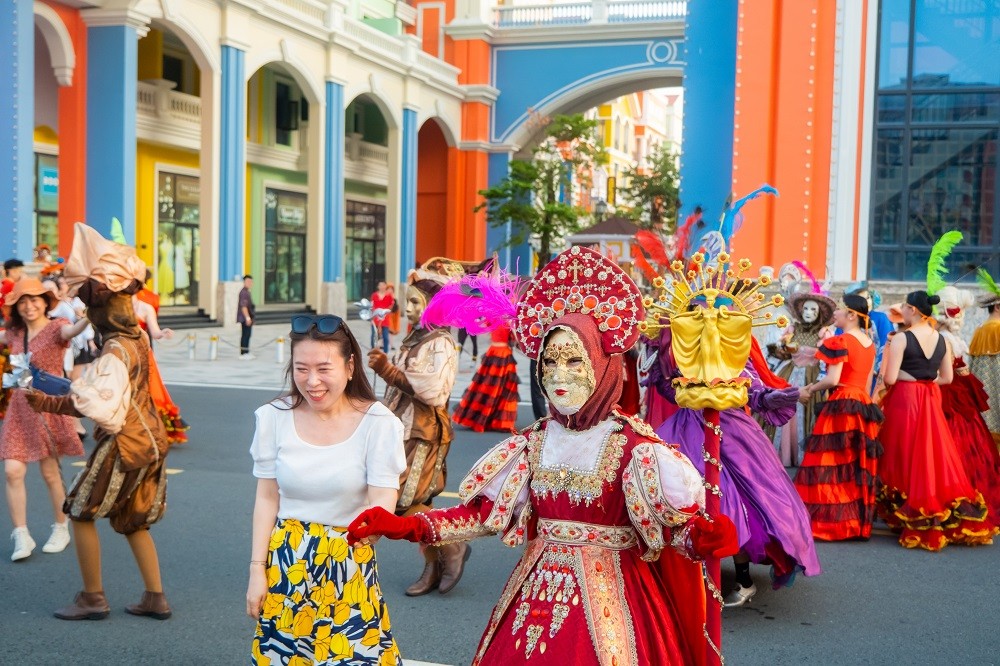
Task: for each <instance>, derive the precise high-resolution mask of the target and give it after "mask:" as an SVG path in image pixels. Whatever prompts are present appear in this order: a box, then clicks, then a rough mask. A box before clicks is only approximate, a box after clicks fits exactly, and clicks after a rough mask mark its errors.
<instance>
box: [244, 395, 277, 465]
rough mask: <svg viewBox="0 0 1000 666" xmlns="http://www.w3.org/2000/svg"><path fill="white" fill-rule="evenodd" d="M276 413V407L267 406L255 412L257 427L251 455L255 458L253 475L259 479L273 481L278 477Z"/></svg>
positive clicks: (251, 446)
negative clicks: (276, 462) (276, 467)
mask: <svg viewBox="0 0 1000 666" xmlns="http://www.w3.org/2000/svg"><path fill="white" fill-rule="evenodd" d="M276 411H277V408H276V407H275V406H274V405H272V404H267V405H264V406H263V407H259V408H258V409H257V411H256V412H254V416H255V417H256V418H257V427H256V429H255V430H254V433H253V443H252V444H251V445H250V455H251V456H253V475H254V476H256V477H257V478H258V479H273V478H275V477H276V476H277V471H276V470H275V461H276V460H277V458H278V440H277V438H276V437H277V432H276V429H275V424H274V420H275V416H277V414H276Z"/></svg>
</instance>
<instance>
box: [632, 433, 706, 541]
mask: <svg viewBox="0 0 1000 666" xmlns="http://www.w3.org/2000/svg"><path fill="white" fill-rule="evenodd" d="M622 490H623V491H624V493H625V500H626V508H627V510H628V513H629V518H630V519H631V521H632V525H633V526H634V527H635V528H636V531H638V533H639V535H640V537H641V538H642V541H643V543H644V545H645V546H646V552H645V554H644V555H643V559H646V560H655V559H656V558H657V557H659V554H660V551H661V550H663V549H664V548H665V547H666V546H667V545H668V543H669V541H670V537H669V536H668V535H669V534H671V533H672V530H674V529H675V528H678V527H681V526H683V525H684V524H685V523H687V521H688V520H690V519H691V517H692V516H694V515H695V514H696V513H698V511H699V510H700V509H701V508H702V507H704V505H705V486H704V483H703V482H702V478H701V475H700V474H699V473H698V470H697V469H696V468H695V466H694V465H692V464H691V461H690V460H688V459H687V457H686V456H685V455H684V454H683V453H681V452H680V451H678V450H677V448H676V447H674V446H670V445H668V444H664V443H663V442H659V441H649V442H642V443H640V444H637V445H636V446H635V447H634V448H633V449H632V459H631V460H630V461H629V463H628V464H627V465H626V467H625V470H624V471H623V472H622Z"/></svg>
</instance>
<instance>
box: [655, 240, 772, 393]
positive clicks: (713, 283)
mask: <svg viewBox="0 0 1000 666" xmlns="http://www.w3.org/2000/svg"><path fill="white" fill-rule="evenodd" d="M691 261H692V262H693V264H694V267H693V268H690V269H688V270H685V269H684V263H683V262H681V261H674V262H673V263H672V264H671V265H670V273H669V275H668V277H669V278H670V279H669V280H667V279H665V278H663V277H657V278H656V279H654V280H653V289H654V292H653V295H652V296H646V297H645V298H644V299H643V306H644V307H645V309H646V320H645V321H642V322H640V323H639V330H640V331H641V332H642V333H643V334H645V335H646V336H648V337H653V336H655V335H658V334H659V332H660V331H661V330H662V329H664V328H667V327H669V328H670V332H671V342H670V346H671V350H672V351H673V354H674V360H675V361H676V362H677V367H678V369H679V370H680V372H681V377H679V378H677V379H674V381H673V385H674V388H675V390H676V401H677V404H678V405H679V406H680V407H687V408H690V409H706V408H711V409H718V410H723V409H732V408H733V407H742V406H743V405H745V404H746V402H747V387H748V386H749V385H750V380H749V379H748V378H746V377H741V376H740V375H741V374H742V372H743V369H744V367H746V362H747V358H749V356H750V347H751V344H752V340H751V335H752V330H753V328H754V327H755V326H773V325H777V326H782V327H784V326H787V325H788V319H787V318H786V317H785V316H784V315H782V316H779V317H775V316H774V313H773V312H772V311H771V308H774V307H780V306H781V305H782V304H783V303H784V299H783V298H782V297H781V295H780V294H775V295H774V296H772V297H771V298H770V299H769V298H767V296H765V295H764V294H763V293H761V292H760V288H761V287H766V286H768V285H769V284H770V283H771V278H769V277H768V276H766V275H762V276H760V277H759V278H757V279H753V278H751V277H749V276H747V275H746V273H747V271H749V270H750V268H751V266H752V264H751V263H750V261H749V260H748V259H740V261H739V262H738V263H737V265H736V267H735V268H734V267H732V266H729V261H730V257H729V254H727V253H725V252H723V253H721V254H720V255H719V257H718V266H719V268H716V267H715V266H706V265H705V257H704V255H703V254H702V253H700V252H698V253H695V254H694V256H693V257H692V258H691ZM693 306H694V307H693ZM699 306H700V307H699Z"/></svg>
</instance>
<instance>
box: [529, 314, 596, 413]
mask: <svg viewBox="0 0 1000 666" xmlns="http://www.w3.org/2000/svg"><path fill="white" fill-rule="evenodd" d="M539 361H540V362H541V364H542V388H543V389H545V395H546V396H548V398H549V402H551V403H552V406H553V407H555V409H556V411H557V412H559V413H560V414H562V415H564V416H569V415H571V414H576V413H577V412H579V411H580V409H581V408H582V407H583V406H584V405H585V404H586V403H587V401H588V400H589V399H590V396H592V395H593V394H594V389H595V388H596V387H597V381H596V380H595V379H594V366H593V365H591V363H590V358H589V357H588V356H587V351H586V350H585V349H584V347H583V343H582V342H581V341H580V338H579V336H578V335H577V334H576V333H574V332H572V331H570V330H567V329H565V328H560V329H558V330H556V331H554V332H553V333H552V334H551V335H549V336H548V338H547V339H546V341H545V347H544V348H543V349H542V353H541V356H540V358H539Z"/></svg>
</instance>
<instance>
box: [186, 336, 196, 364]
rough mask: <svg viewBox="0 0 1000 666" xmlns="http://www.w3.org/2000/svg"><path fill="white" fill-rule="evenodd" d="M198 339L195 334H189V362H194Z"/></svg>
mask: <svg viewBox="0 0 1000 666" xmlns="http://www.w3.org/2000/svg"><path fill="white" fill-rule="evenodd" d="M197 339H198V337H197V336H196V335H195V334H194V333H188V336H187V341H188V360H189V361H193V360H194V352H195V344H196V341H197Z"/></svg>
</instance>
